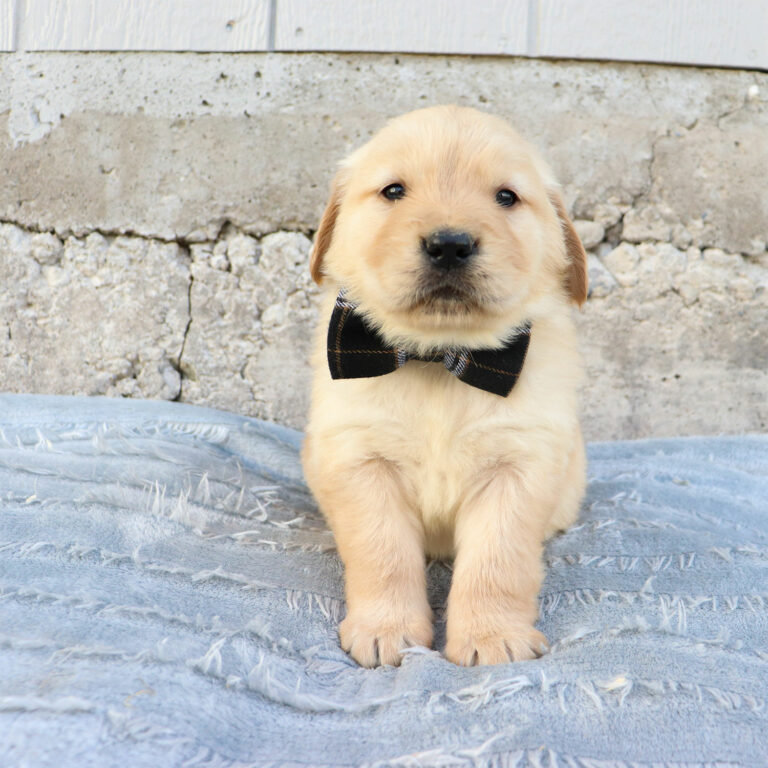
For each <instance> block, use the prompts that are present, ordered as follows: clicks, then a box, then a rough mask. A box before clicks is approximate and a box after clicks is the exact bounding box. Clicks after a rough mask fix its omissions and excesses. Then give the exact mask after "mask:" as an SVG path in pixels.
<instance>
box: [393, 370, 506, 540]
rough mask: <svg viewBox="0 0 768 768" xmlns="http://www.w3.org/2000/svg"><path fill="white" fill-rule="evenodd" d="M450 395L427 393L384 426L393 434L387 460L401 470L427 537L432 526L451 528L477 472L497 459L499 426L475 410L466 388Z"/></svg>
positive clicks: (405, 485) (475, 480)
mask: <svg viewBox="0 0 768 768" xmlns="http://www.w3.org/2000/svg"><path fill="white" fill-rule="evenodd" d="M460 386H461V387H466V385H463V384H462V385H460ZM452 394H453V393H452V392H450V391H448V392H437V393H436V392H435V391H434V390H432V391H431V392H430V393H429V396H426V393H425V397H423V398H414V399H413V400H412V401H411V403H410V404H409V405H410V407H408V408H403V409H401V410H400V411H399V412H398V413H397V415H396V416H393V415H389V416H388V417H387V419H386V427H384V425H382V428H383V431H385V432H386V433H387V434H388V435H389V436H390V437H391V438H392V439H390V440H388V441H387V442H388V445H386V446H385V447H384V446H383V447H384V448H385V450H384V452H385V453H386V458H388V459H389V460H391V461H392V462H393V463H394V464H395V465H396V466H398V467H399V469H400V471H401V473H402V474H403V479H404V481H405V482H404V487H405V488H407V489H408V490H409V492H410V493H411V494H412V499H411V502H412V504H413V506H414V508H415V509H416V510H418V513H419V514H420V516H421V518H422V521H423V522H424V526H425V529H426V531H427V534H428V535H429V532H430V530H432V529H435V531H437V529H443V528H446V527H448V528H452V525H453V519H454V517H455V514H456V511H457V509H458V507H459V506H460V505H461V503H462V502H463V500H464V498H465V497H466V495H467V493H468V492H469V491H470V490H471V489H472V487H473V486H474V485H475V484H476V483H477V481H478V475H482V473H483V472H484V470H485V469H486V468H487V467H488V465H490V464H493V463H494V462H495V461H496V460H497V455H496V450H497V449H498V434H497V430H496V429H495V428H494V427H492V426H490V425H489V424H488V421H487V420H486V419H483V418H481V417H480V415H479V414H478V413H476V409H474V408H472V404H471V400H470V402H468V401H467V397H466V396H465V395H466V393H465V392H463V391H460V392H459V396H458V397H455V396H454V397H452V396H451V395H452Z"/></svg>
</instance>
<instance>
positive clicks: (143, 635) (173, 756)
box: [0, 395, 768, 768]
mask: <svg viewBox="0 0 768 768" xmlns="http://www.w3.org/2000/svg"><path fill="white" fill-rule="evenodd" d="M300 440H301V435H300V434H299V433H296V432H294V431H291V430H288V429H284V428H281V427H278V426H275V425H270V424H266V423H264V422H260V421H257V420H254V419H247V418H242V417H239V416H235V415H232V414H227V413H223V412H219V411H213V410H208V409H203V408H196V407H193V406H185V405H180V404H174V403H166V402H142V401H136V400H122V401H118V400H107V399H101V398H94V399H87V398H66V397H43V396H22V395H4V396H0V766H3V768H5V767H6V766H28V767H30V768H37V767H38V766H56V767H57V768H68V767H69V766H72V767H74V766H77V768H86V767H87V766H99V768H102V767H105V766H131V767H132V768H140V767H143V766H146V767H147V768H149V767H151V768H156V767H157V766H164V767H166V766H167V767H170V766H189V767H196V768H245V766H268V765H275V766H278V765H286V766H352V765H362V764H365V765H382V766H383V765H402V766H420V765H425V766H451V765H466V766H520V767H521V768H522V767H523V766H540V767H542V768H544V767H546V766H581V767H585V768H586V766H601V767H603V768H605V767H607V766H624V765H627V766H629V765H632V766H650V765H667V764H674V765H685V766H703V765H749V766H765V765H767V764H768V735H767V734H768V437H760V436H752V437H738V438H695V439H675V440H648V441H639V442H616V443H604V444H597V445H592V446H590V449H589V490H588V495H587V498H586V500H585V502H584V505H583V509H582V514H581V518H580V521H579V523H578V524H577V525H576V527H574V528H573V529H572V530H570V531H569V532H567V533H566V534H564V535H561V536H559V537H557V538H555V539H553V540H552V541H550V542H549V544H548V546H547V549H546V553H545V563H546V567H547V576H546V580H545V583H544V586H543V589H542V593H541V601H540V602H541V619H540V622H539V625H538V626H539V628H540V629H541V630H542V631H543V632H544V633H545V634H546V635H547V637H548V638H549V639H550V641H551V642H552V644H553V645H552V650H551V652H550V653H549V654H547V655H545V656H544V657H542V658H541V659H538V660H536V661H530V662H522V663H515V664H508V665H504V666H498V667H479V668H470V669H464V668H458V667H455V666H454V665H452V664H450V663H449V662H447V661H446V660H445V659H443V658H442V656H441V655H440V653H439V645H440V643H441V642H442V638H443V637H444V631H443V627H442V625H441V623H440V616H441V609H442V607H443V606H444V603H445V599H446V595H447V592H448V588H449V585H450V569H449V568H448V566H446V565H443V564H440V563H433V564H431V565H430V567H429V589H430V599H431V602H432V604H433V606H434V607H435V609H436V613H437V615H438V631H437V638H438V639H437V646H438V650H427V649H423V648H416V649H413V650H412V651H410V652H409V653H408V654H407V656H406V658H405V661H404V662H403V665H402V666H401V667H400V668H398V669H395V668H391V667H386V668H379V669H376V670H364V669H361V668H359V667H358V666H357V665H356V664H355V663H354V662H352V661H351V660H350V659H349V658H348V657H347V656H346V655H345V654H344V653H343V652H342V651H341V649H340V648H339V645H338V638H337V624H338V621H339V619H340V618H342V617H343V614H344V603H343V582H342V569H341V566H340V563H339V560H338V558H337V556H336V553H335V549H334V542H333V537H332V536H331V534H330V533H329V531H328V530H327V528H326V526H325V524H324V522H323V520H322V518H321V516H320V515H319V513H318V511H317V509H316V507H315V505H314V503H313V502H312V499H311V497H310V496H309V494H308V492H307V490H306V487H305V486H304V483H303V479H302V475H301V467H300V463H299V458H298V450H299V446H300Z"/></svg>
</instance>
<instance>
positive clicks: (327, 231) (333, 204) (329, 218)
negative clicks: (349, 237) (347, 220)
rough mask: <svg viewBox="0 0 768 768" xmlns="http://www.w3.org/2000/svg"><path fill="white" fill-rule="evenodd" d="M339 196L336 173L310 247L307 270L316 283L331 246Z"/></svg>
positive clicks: (339, 188) (340, 192) (340, 193)
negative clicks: (313, 241) (324, 258)
mask: <svg viewBox="0 0 768 768" xmlns="http://www.w3.org/2000/svg"><path fill="white" fill-rule="evenodd" d="M341 198H342V188H341V181H340V179H339V177H338V175H337V176H336V178H335V179H334V180H333V182H332V183H331V196H330V198H329V200H328V205H326V207H325V211H324V213H323V217H322V218H321V219H320V226H319V227H318V228H317V234H315V244H314V246H313V247H312V256H311V257H310V260H309V271H310V272H311V273H312V279H313V280H314V281H315V282H316V283H317V284H318V285H319V284H320V283H321V282H322V281H323V257H324V256H325V252H326V251H327V250H328V249H329V248H330V246H331V240H332V239H333V228H334V226H336V217H337V216H338V215H339V209H340V208H341Z"/></svg>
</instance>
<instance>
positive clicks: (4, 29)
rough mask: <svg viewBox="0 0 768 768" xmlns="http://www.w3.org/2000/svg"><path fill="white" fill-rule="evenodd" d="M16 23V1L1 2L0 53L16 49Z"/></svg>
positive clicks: (3, 0) (1, 0) (4, 0)
mask: <svg viewBox="0 0 768 768" xmlns="http://www.w3.org/2000/svg"><path fill="white" fill-rule="evenodd" d="M15 22H16V0H0V51H12V50H14V48H15V47H16V41H15V39H14V37H15V30H14V24H15Z"/></svg>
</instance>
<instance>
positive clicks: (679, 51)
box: [0, 0, 768, 69]
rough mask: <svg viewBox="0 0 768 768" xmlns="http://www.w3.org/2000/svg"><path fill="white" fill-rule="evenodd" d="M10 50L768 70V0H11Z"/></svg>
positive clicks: (1, 31) (5, 4) (4, 8)
mask: <svg viewBox="0 0 768 768" xmlns="http://www.w3.org/2000/svg"><path fill="white" fill-rule="evenodd" d="M0 50H29V51H49V50H59V51H62V50H83V51H103V50H116V51H125V50H139V51H154V50H165V51H181V50H185V51H271V50H277V51H390V52H401V53H437V54H439V53H446V54H448V53H473V54H491V55H517V56H544V57H551V58H577V59H608V60H626V61H651V62H665V63H679V64H698V65H713V66H729V67H743V68H754V69H768V0H0Z"/></svg>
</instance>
